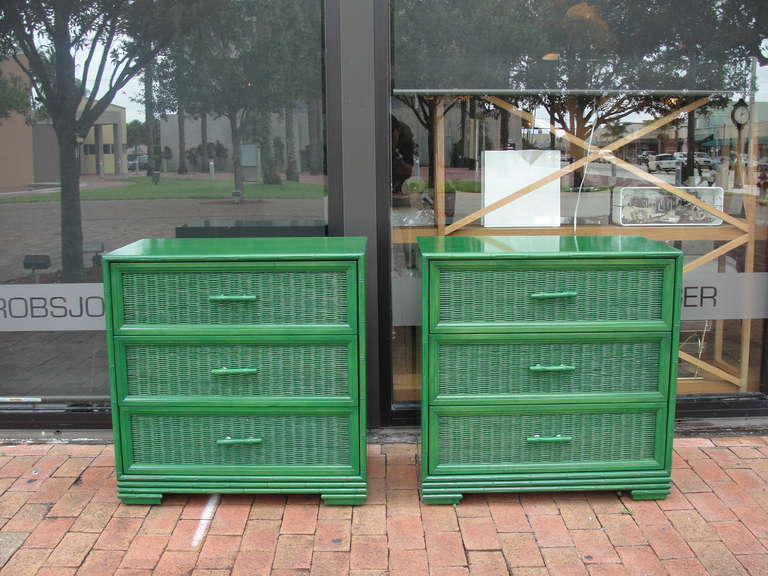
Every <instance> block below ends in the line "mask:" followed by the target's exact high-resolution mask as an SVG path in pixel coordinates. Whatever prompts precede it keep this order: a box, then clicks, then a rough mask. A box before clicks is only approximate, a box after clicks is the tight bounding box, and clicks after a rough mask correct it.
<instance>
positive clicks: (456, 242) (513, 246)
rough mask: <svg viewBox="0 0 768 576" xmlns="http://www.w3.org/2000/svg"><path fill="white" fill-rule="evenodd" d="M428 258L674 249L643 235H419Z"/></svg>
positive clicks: (638, 254) (662, 253)
mask: <svg viewBox="0 0 768 576" xmlns="http://www.w3.org/2000/svg"><path fill="white" fill-rule="evenodd" d="M417 241H418V244H419V249H420V250H421V253H422V255H423V256H424V257H427V258H473V259H474V258H489V259H493V258H564V257H568V258H617V257H618V258H670V257H677V256H680V255H681V252H680V251H679V250H677V249H676V248H672V247H670V246H667V245H666V244H664V243H662V242H657V241H654V240H649V239H648V238H644V237H642V236H440V237H438V236H422V237H419V238H418V239H417Z"/></svg>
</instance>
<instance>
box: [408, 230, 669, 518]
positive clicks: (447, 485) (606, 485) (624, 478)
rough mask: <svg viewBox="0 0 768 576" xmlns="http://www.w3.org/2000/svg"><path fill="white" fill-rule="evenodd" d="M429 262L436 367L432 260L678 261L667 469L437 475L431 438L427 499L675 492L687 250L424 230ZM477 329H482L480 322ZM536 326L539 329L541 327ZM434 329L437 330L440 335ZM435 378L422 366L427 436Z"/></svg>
mask: <svg viewBox="0 0 768 576" xmlns="http://www.w3.org/2000/svg"><path fill="white" fill-rule="evenodd" d="M418 244H419V248H420V252H421V269H422V284H421V298H422V303H423V305H422V322H421V326H422V356H421V365H422V367H428V366H429V359H430V352H429V350H430V346H429V342H430V338H431V337H432V336H433V333H432V332H431V331H430V311H431V306H429V305H427V303H429V302H430V285H431V281H432V280H433V278H432V277H431V275H430V262H432V261H449V260H470V261H473V262H474V261H475V260H477V259H483V260H487V261H488V262H496V261H498V260H501V261H507V260H530V259H541V260H548V259H552V258H554V259H562V258H568V259H572V260H582V259H588V260H593V259H600V258H631V259H635V258H636V259H648V258H652V259H658V258H665V259H666V258H669V259H670V261H671V263H672V264H671V266H672V267H673V270H674V271H673V273H672V282H671V283H666V285H667V286H669V287H671V289H670V290H668V291H666V292H665V294H664V298H665V299H666V300H667V301H668V302H669V303H670V304H669V307H670V310H671V317H670V320H671V322H670V327H669V328H670V352H669V357H670V358H671V359H674V360H673V361H670V362H669V372H668V376H669V377H668V387H667V397H666V399H665V404H666V410H665V411H664V412H665V414H666V418H665V424H666V426H665V428H664V433H663V437H662V438H661V440H660V441H661V450H662V453H661V455H660V456H661V458H662V466H661V468H660V469H652V470H639V469H636V470H629V471H625V470H619V471H614V470H599V471H581V472H579V471H569V472H542V471H537V472H532V473H502V474H497V473H480V474H439V475H435V474H430V473H429V463H430V450H429V447H430V442H429V441H423V442H422V444H421V450H422V457H421V497H422V500H423V502H424V503H426V504H454V505H455V504H458V502H459V501H460V500H461V499H462V497H463V495H464V494H465V493H491V492H541V491H559V492H562V491H587V490H590V491H591V490H614V491H619V492H628V493H630V495H631V497H632V498H633V499H635V500H656V499H663V498H665V497H666V496H667V495H668V494H669V493H670V491H671V486H672V480H671V471H672V443H673V438H674V425H675V400H676V398H675V394H676V382H677V367H678V362H677V354H678V349H679V338H680V311H681V304H682V302H681V298H680V294H681V290H682V283H683V255H682V252H680V251H679V250H676V249H674V248H671V247H669V246H666V245H664V244H663V243H660V242H654V241H651V240H648V239H646V238H641V237H637V238H635V237H573V238H570V237H564V238H560V240H559V243H558V247H556V248H554V249H552V248H551V247H550V246H549V245H547V246H546V247H544V248H541V247H540V246H539V237H515V238H510V237H478V238H471V237H458V236H456V237H450V236H449V237H440V238H436V237H423V238H418ZM469 331H471V332H477V331H478V330H476V327H472V328H471V329H470V330H469ZM532 331H539V330H537V329H536V328H535V327H534V328H533V329H532ZM434 336H437V334H435V335H434ZM430 397H431V396H430V377H429V371H428V370H427V369H424V368H423V369H422V406H423V407H424V409H422V411H421V430H422V437H423V438H427V439H428V438H429V437H430V434H431V430H430V419H431V418H430V412H431V410H432V406H430Z"/></svg>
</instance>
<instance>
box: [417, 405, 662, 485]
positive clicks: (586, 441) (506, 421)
mask: <svg viewBox="0 0 768 576" xmlns="http://www.w3.org/2000/svg"><path fill="white" fill-rule="evenodd" d="M664 414H665V409H664V407H663V406H661V405H649V404H634V405H632V404H628V405H616V406H615V407H606V406H602V407H600V406H584V407H581V408H574V407H571V406H549V407H542V406H528V407H525V408H520V409H517V410H514V411H513V410H509V411H500V410H499V409H498V408H495V407H483V408H474V409H473V408H438V407H435V408H433V409H432V412H431V414H430V418H431V423H430V426H431V434H430V443H431V445H430V463H429V466H430V472H431V473H437V474H440V473H469V472H483V473H493V472H526V471H531V472H536V471H546V470H550V469H552V470H573V471H576V470H595V469H602V470H611V469H613V470H615V469H625V470H626V469H633V468H637V469H642V468H645V469H648V468H659V467H662V459H663V448H662V446H661V442H660V440H661V436H662V435H663V425H664Z"/></svg>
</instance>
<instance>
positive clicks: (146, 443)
mask: <svg viewBox="0 0 768 576" xmlns="http://www.w3.org/2000/svg"><path fill="white" fill-rule="evenodd" d="M131 427H132V430H131V435H132V448H133V456H134V461H135V462H136V463H137V464H166V465H168V464H188V465H201V466H203V465H207V466H211V465H241V466H259V465H273V466H320V465H324V466H332V465H345V464H349V418H348V416H345V415H311V416H310V415H306V416H304V415H283V416H270V415H258V416H252V415H242V416H240V415H221V416H214V415H205V416H202V415H179V416H161V415H155V414H141V415H136V414H134V415H132V416H131ZM227 436H229V437H232V438H262V439H263V442H262V443H261V444H256V445H236V446H221V445H218V444H217V443H216V440H218V439H221V438H225V437H227Z"/></svg>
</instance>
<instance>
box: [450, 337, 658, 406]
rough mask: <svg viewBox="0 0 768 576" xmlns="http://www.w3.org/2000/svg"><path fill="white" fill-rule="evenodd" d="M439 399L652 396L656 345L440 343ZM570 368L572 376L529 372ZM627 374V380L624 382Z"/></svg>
mask: <svg viewBox="0 0 768 576" xmlns="http://www.w3.org/2000/svg"><path fill="white" fill-rule="evenodd" d="M438 346H439V349H438V360H437V361H438V370H439V376H438V382H439V393H440V394H533V393H538V394H546V393H600V392H652V391H654V390H657V389H658V387H659V355H660V353H661V350H660V343H659V342H588V341H587V342H583V343H581V342H551V343H550V342H535V343H525V342H516V343H515V342H506V343H488V342H483V343H472V342H456V343H453V342H441V343H440V344H439V345H438ZM536 364H540V365H546V366H558V365H568V366H573V367H574V368H575V370H574V371H573V372H532V371H531V370H530V369H529V367H530V366H534V365H536ZM627 374H631V375H632V377H631V378H627Z"/></svg>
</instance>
